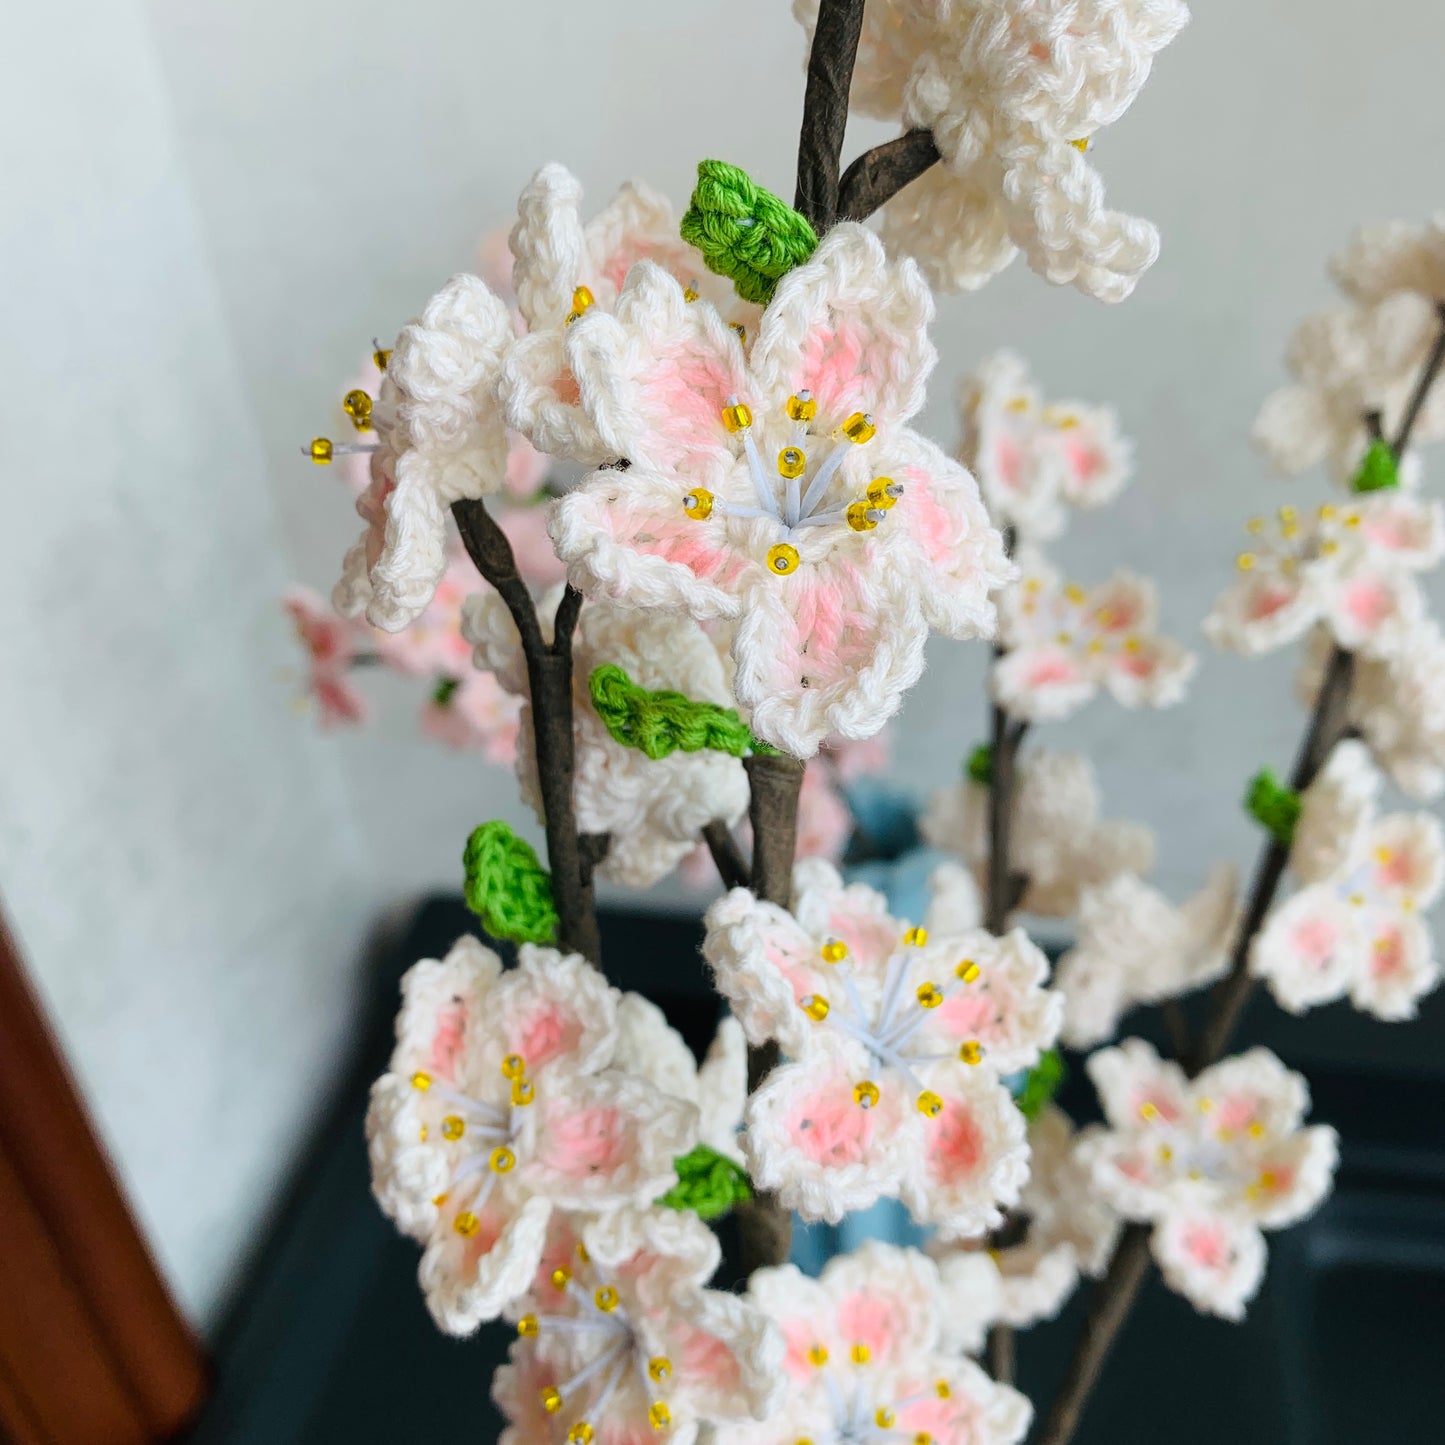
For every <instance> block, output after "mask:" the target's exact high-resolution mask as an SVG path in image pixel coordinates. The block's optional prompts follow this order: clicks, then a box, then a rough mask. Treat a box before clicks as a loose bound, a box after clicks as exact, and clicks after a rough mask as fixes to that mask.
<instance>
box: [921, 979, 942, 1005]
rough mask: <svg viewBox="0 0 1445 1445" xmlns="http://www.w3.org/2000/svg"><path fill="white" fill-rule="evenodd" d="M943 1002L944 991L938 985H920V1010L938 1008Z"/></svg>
mask: <svg viewBox="0 0 1445 1445" xmlns="http://www.w3.org/2000/svg"><path fill="white" fill-rule="evenodd" d="M942 1002H943V990H942V989H941V988H939V986H938V985H937V984H936V983H921V984H919V985H918V1005H919V1007H920V1008H937V1007H938V1006H939V1004H941V1003H942Z"/></svg>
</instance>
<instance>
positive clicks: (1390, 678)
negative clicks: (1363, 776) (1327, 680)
mask: <svg viewBox="0 0 1445 1445" xmlns="http://www.w3.org/2000/svg"><path fill="white" fill-rule="evenodd" d="M1333 647H1334V639H1333V637H1332V636H1331V635H1330V632H1329V629H1328V628H1326V627H1324V626H1323V625H1318V626H1316V627H1315V629H1314V631H1313V632H1312V633H1311V634H1310V640H1309V646H1308V647H1307V648H1306V649H1305V652H1304V656H1303V658H1302V659H1301V662H1300V670H1299V675H1298V678H1297V681H1296V685H1297V688H1298V691H1299V696H1300V700H1301V701H1302V702H1303V703H1304V705H1305V706H1306V707H1308V708H1313V707H1314V705H1315V702H1316V699H1317V698H1318V697H1319V691H1320V684H1321V683H1322V681H1323V680H1324V675H1325V667H1326V664H1327V662H1328V659H1329V655H1330V652H1331V651H1332V649H1333ZM1347 715H1348V718H1349V722H1350V724H1351V725H1352V726H1353V727H1355V728H1358V729H1359V732H1360V735H1361V737H1363V738H1364V740H1365V742H1366V743H1368V744H1369V747H1370V752H1371V753H1372V754H1373V755H1374V757H1375V759H1376V761H1377V762H1378V763H1379V764H1380V766H1381V767H1382V768H1384V770H1385V771H1386V772H1387V773H1388V774H1389V775H1390V778H1391V780H1392V781H1393V782H1394V783H1395V785H1396V786H1397V787H1399V788H1401V789H1402V790H1403V791H1404V792H1406V793H1408V794H1409V795H1410V796H1411V797H1412V798H1417V799H1420V800H1421V801H1425V802H1428V801H1431V800H1433V799H1435V798H1438V797H1439V796H1440V795H1441V793H1445V635H1442V634H1441V631H1440V624H1439V623H1438V622H1436V621H1435V620H1434V619H1433V618H1430V617H1423V618H1421V619H1420V620H1419V621H1418V622H1416V623H1414V624H1413V625H1412V626H1409V627H1407V628H1405V629H1404V631H1403V632H1402V633H1401V636H1400V640H1399V647H1398V650H1397V651H1396V652H1395V654H1394V655H1393V656H1391V657H1383V658H1380V657H1364V656H1359V657H1356V659H1355V669H1354V674H1353V677H1352V680H1351V683H1350V696H1349V702H1348V704H1347Z"/></svg>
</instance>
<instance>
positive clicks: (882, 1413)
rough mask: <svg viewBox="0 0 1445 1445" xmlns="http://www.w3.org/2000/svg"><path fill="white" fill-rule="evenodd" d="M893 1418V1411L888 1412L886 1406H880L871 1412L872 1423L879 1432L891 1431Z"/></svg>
mask: <svg viewBox="0 0 1445 1445" xmlns="http://www.w3.org/2000/svg"><path fill="white" fill-rule="evenodd" d="M894 1418H895V1416H894V1414H893V1411H892V1410H890V1409H889V1408H888V1406H887V1405H880V1406H879V1407H878V1408H877V1409H876V1410H875V1411H874V1412H873V1423H874V1424H875V1425H877V1426H878V1428H879V1429H880V1430H891V1429H892V1428H893V1421H894Z"/></svg>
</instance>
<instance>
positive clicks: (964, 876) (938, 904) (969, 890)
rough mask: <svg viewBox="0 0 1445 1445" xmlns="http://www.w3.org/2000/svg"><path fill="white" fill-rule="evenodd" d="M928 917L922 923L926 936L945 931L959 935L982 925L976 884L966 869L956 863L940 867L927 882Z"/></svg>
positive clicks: (981, 909)
mask: <svg viewBox="0 0 1445 1445" xmlns="http://www.w3.org/2000/svg"><path fill="white" fill-rule="evenodd" d="M928 898H929V902H928V916H927V918H926V919H925V920H924V921H925V923H927V925H928V929H929V932H930V933H937V932H942V931H945V930H946V931H948V932H950V933H963V932H967V931H969V930H971V929H975V928H978V927H980V926H981V925H982V923H983V902H982V899H981V898H980V896H979V891H978V883H977V882H976V881H975V879H974V876H973V874H972V873H970V872H969V871H968V870H967V869H966V868H961V867H959V865H958V864H957V863H940V864H939V865H938V867H937V868H935V869H934V870H933V872H932V873H931V874H930V875H929V878H928Z"/></svg>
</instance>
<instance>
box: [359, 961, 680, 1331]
mask: <svg viewBox="0 0 1445 1445" xmlns="http://www.w3.org/2000/svg"><path fill="white" fill-rule="evenodd" d="M402 993H403V1004H402V1010H401V1013H400V1015H399V1016H398V1019H397V1044H396V1050H395V1052H394V1053H393V1055H392V1059H391V1067H390V1069H389V1070H388V1071H387V1072H386V1073H385V1074H383V1075H382V1076H381V1078H380V1079H378V1080H377V1082H376V1084H375V1085H374V1086H373V1088H372V1094H371V1107H370V1110H369V1111H368V1114H367V1140H368V1144H369V1147H370V1154H371V1171H372V1190H373V1192H374V1193H375V1195H376V1197H377V1200H378V1202H379V1203H380V1204H381V1206H382V1208H383V1209H384V1210H385V1211H386V1213H387V1214H388V1215H389V1216H390V1217H391V1218H392V1219H393V1220H395V1221H396V1224H397V1227H398V1228H399V1229H401V1231H402V1232H403V1233H405V1234H408V1235H410V1236H411V1237H412V1238H414V1239H416V1240H418V1241H420V1242H421V1243H422V1244H423V1245H425V1247H426V1248H425V1253H424V1254H423V1256H422V1261H421V1270H420V1280H421V1286H422V1289H423V1291H424V1292H425V1294H426V1300H427V1305H428V1307H429V1308H430V1310H431V1312H432V1315H433V1317H434V1318H435V1320H436V1322H437V1324H438V1326H439V1327H440V1328H441V1329H443V1330H445V1331H447V1332H448V1333H449V1334H458V1335H460V1334H468V1333H470V1332H471V1331H472V1330H474V1329H475V1328H476V1327H477V1326H478V1324H480V1323H481V1322H482V1321H483V1320H488V1319H495V1318H496V1317H497V1315H498V1314H500V1313H501V1311H502V1310H503V1309H504V1308H505V1307H506V1306H507V1304H509V1303H510V1302H511V1301H512V1300H514V1299H515V1298H516V1297H517V1296H518V1295H519V1294H521V1293H522V1291H523V1290H525V1289H526V1288H527V1287H528V1284H529V1282H530V1280H531V1278H532V1275H533V1272H534V1271H535V1270H536V1268H537V1263H538V1261H539V1259H540V1258H541V1253H542V1246H543V1240H544V1237H545V1235H546V1231H547V1224H548V1220H549V1219H550V1218H551V1215H552V1212H553V1210H554V1209H556V1208H561V1209H585V1210H607V1209H612V1208H617V1207H619V1206H621V1205H625V1204H645V1203H648V1202H650V1201H651V1200H653V1199H655V1198H656V1197H657V1196H659V1195H660V1194H662V1193H664V1192H665V1191H666V1190H667V1189H669V1188H670V1187H671V1186H672V1184H673V1183H674V1182H675V1181H676V1178H677V1175H676V1172H675V1170H674V1169H673V1160H674V1158H676V1157H677V1156H679V1155H682V1154H685V1153H687V1151H688V1150H689V1149H691V1148H692V1147H693V1145H694V1144H695V1143H696V1141H697V1126H698V1115H697V1109H696V1108H695V1106H694V1105H692V1104H690V1103H687V1102H685V1101H684V1100H682V1099H675V1098H671V1097H669V1096H667V1095H666V1094H663V1093H662V1092H660V1091H659V1090H658V1089H657V1088H656V1087H655V1086H654V1085H653V1084H652V1083H650V1082H649V1081H648V1080H646V1079H645V1078H642V1077H640V1076H639V1075H637V1074H632V1073H628V1072H625V1071H624V1070H623V1069H620V1068H615V1067H611V1065H612V1062H613V1055H614V1053H615V1051H616V1048H617V1041H618V1032H617V1021H616V1015H617V997H618V996H617V993H616V990H614V989H612V988H610V987H609V986H608V985H607V983H606V981H605V980H604V979H603V978H602V975H601V974H599V973H598V972H597V971H596V969H594V968H592V967H591V966H590V965H589V964H588V963H586V962H585V961H584V960H583V959H582V958H580V957H579V956H577V955H575V954H574V955H570V956H567V957H564V956H563V955H561V954H559V953H557V952H555V951H554V950H552V949H548V948H533V947H531V946H524V947H523V948H522V949H521V951H520V954H519V958H518V964H517V967H516V968H515V969H510V970H506V971H503V969H502V964H501V960H500V959H499V958H498V957H497V955H496V954H494V953H493V952H492V951H491V950H490V949H488V948H485V947H483V946H482V944H480V943H479V942H477V940H476V939H474V938H471V937H464V938H461V939H459V940H458V941H457V943H456V944H455V946H454V947H453V948H452V950H451V952H450V953H448V954H447V956H446V958H445V959H443V960H441V961H438V960H436V959H426V960H423V961H422V962H421V963H418V964H416V965H415V966H414V967H413V968H412V969H410V970H409V971H408V973H407V975H406V977H405V978H404V979H403V981H402Z"/></svg>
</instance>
